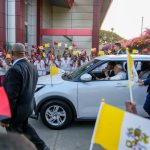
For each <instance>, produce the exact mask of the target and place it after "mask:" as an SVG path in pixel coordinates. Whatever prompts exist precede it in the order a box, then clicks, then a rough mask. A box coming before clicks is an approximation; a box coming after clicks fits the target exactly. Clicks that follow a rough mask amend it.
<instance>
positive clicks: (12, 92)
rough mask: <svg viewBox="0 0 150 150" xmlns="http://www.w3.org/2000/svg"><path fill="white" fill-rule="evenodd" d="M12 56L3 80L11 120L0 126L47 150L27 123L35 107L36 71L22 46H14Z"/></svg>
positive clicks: (40, 149)
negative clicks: (22, 135)
mask: <svg viewBox="0 0 150 150" xmlns="http://www.w3.org/2000/svg"><path fill="white" fill-rule="evenodd" d="M12 54H13V57H14V62H13V66H12V68H10V69H9V71H8V72H7V74H6V77H5V80H4V88H5V90H6V93H7V96H8V99H9V103H10V108H11V113H12V118H11V119H9V120H4V121H3V122H2V123H1V125H2V126H4V127H6V130H7V131H8V132H17V133H20V134H24V135H25V136H26V137H27V138H28V139H29V140H31V141H32V142H33V143H34V144H35V146H36V147H37V149H38V150H49V148H48V147H47V146H46V144H45V143H44V141H43V140H41V139H40V137H39V136H38V134H37V133H36V131H35V130H34V129H33V128H32V127H31V125H30V124H29V123H28V118H29V116H30V115H31V114H32V112H33V109H34V107H35V102H34V91H35V88H36V84H37V80H38V73H37V70H36V68H35V67H34V66H33V65H32V64H31V63H29V62H28V61H27V59H26V57H25V47H24V45H23V44H21V43H16V44H14V45H13V47H12Z"/></svg>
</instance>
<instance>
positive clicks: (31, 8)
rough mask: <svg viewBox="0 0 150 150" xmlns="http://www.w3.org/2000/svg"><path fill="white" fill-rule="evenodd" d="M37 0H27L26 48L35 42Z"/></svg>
mask: <svg viewBox="0 0 150 150" xmlns="http://www.w3.org/2000/svg"><path fill="white" fill-rule="evenodd" d="M36 8H37V1H36V0H30V1H28V12H27V16H28V18H27V25H28V41H27V43H28V49H31V47H32V45H35V44H36V36H37V9H36Z"/></svg>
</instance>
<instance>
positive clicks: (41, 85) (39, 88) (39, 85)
mask: <svg viewBox="0 0 150 150" xmlns="http://www.w3.org/2000/svg"><path fill="white" fill-rule="evenodd" d="M44 87H45V85H44V84H38V85H37V86H36V89H35V93H36V92H38V91H39V90H41V89H42V88H44Z"/></svg>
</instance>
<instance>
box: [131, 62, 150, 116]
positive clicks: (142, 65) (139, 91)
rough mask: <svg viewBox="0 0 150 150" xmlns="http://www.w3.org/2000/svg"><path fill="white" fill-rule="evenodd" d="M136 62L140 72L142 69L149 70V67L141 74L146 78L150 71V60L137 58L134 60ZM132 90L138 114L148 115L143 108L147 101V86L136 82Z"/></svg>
mask: <svg viewBox="0 0 150 150" xmlns="http://www.w3.org/2000/svg"><path fill="white" fill-rule="evenodd" d="M134 64H135V68H136V70H137V72H138V73H139V74H140V73H141V71H142V70H143V71H144V70H147V68H148V70H147V71H144V74H143V75H142V76H141V78H142V79H143V80H145V79H146V78H147V76H148V75H149V73H150V69H149V66H150V60H142V61H141V60H136V61H134ZM147 65H148V66H147ZM146 74H147V76H146ZM132 91H133V99H134V101H135V102H136V108H137V111H138V114H139V115H142V116H147V113H146V112H145V111H144V109H143V105H144V103H145V100H146V95H147V86H139V84H138V83H136V82H134V83H133V85H132Z"/></svg>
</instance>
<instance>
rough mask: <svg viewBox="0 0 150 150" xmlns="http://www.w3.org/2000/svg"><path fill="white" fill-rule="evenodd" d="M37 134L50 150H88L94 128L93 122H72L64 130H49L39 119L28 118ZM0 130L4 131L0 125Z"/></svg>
mask: <svg viewBox="0 0 150 150" xmlns="http://www.w3.org/2000/svg"><path fill="white" fill-rule="evenodd" d="M30 123H31V124H32V126H33V127H34V128H35V129H36V131H37V132H38V134H39V135H40V137H41V138H42V139H44V141H45V142H46V143H47V145H48V146H50V148H51V150H88V149H89V146H90V140H91V137H92V132H93V128H94V122H74V123H73V124H72V125H71V127H69V128H67V129H64V130H51V129H49V128H47V127H45V126H44V125H43V123H42V122H41V120H40V119H39V120H38V121H36V120H32V119H31V120H30ZM0 132H5V130H4V129H2V128H1V127H0Z"/></svg>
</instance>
